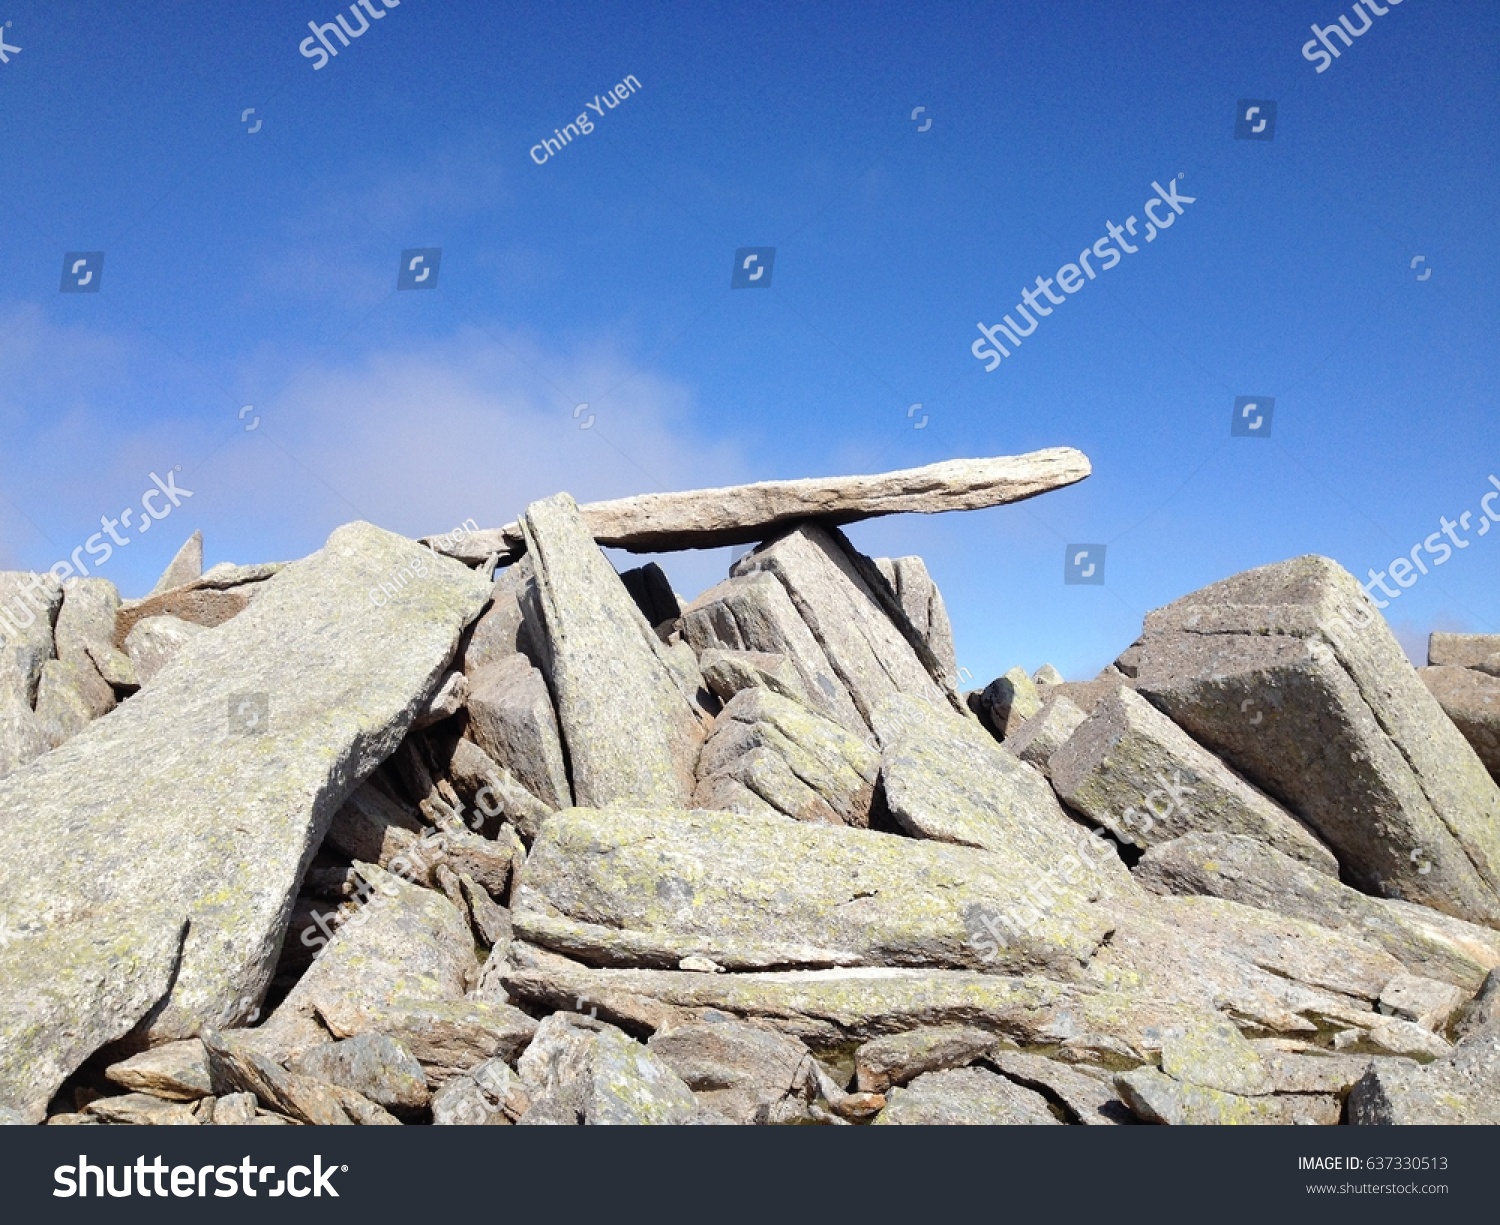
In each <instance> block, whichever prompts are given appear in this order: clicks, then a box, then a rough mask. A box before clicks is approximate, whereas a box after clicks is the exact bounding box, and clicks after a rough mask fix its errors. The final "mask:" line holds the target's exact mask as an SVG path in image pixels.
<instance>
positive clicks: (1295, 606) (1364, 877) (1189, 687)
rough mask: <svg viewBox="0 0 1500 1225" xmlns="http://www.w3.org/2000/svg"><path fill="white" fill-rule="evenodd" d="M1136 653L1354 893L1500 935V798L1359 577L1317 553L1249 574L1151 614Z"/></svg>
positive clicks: (1167, 707) (1140, 671)
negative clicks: (1308, 834) (1416, 905)
mask: <svg viewBox="0 0 1500 1225" xmlns="http://www.w3.org/2000/svg"><path fill="white" fill-rule="evenodd" d="M1132 651H1133V652H1134V656H1133V662H1132V666H1133V667H1134V668H1135V669H1136V673H1137V675H1136V686H1137V688H1138V689H1139V691H1140V692H1141V693H1142V694H1143V695H1144V696H1145V697H1147V698H1149V699H1150V700H1151V702H1152V703H1153V704H1154V705H1155V706H1157V707H1159V708H1160V709H1161V710H1163V711H1164V712H1165V713H1166V714H1167V715H1169V716H1170V717H1171V718H1172V719H1173V720H1174V721H1176V722H1177V723H1178V724H1180V725H1181V726H1182V727H1183V728H1184V729H1186V730H1187V731H1188V732H1189V733H1190V734H1191V735H1192V736H1193V738H1194V739H1195V740H1197V741H1198V742H1199V743H1201V744H1204V745H1206V746H1208V747H1209V748H1210V749H1212V750H1213V751H1215V752H1216V753H1219V754H1220V755H1221V756H1222V757H1223V758H1224V759H1225V760H1226V761H1227V762H1228V763H1229V764H1230V765H1231V766H1233V767H1234V768H1235V769H1236V770H1238V771H1239V772H1240V773H1241V774H1243V775H1245V776H1246V777H1247V778H1248V779H1249V780H1250V781H1251V782H1253V783H1255V784H1256V785H1257V786H1259V787H1261V788H1262V789H1263V790H1265V791H1267V792H1269V793H1270V794H1272V795H1274V796H1276V797H1277V798H1279V799H1280V800H1281V801H1283V802H1284V803H1285V804H1286V805H1287V806H1288V807H1289V808H1290V809H1291V810H1292V811H1293V812H1294V813H1296V814H1297V816H1299V817H1300V818H1301V819H1302V820H1303V821H1305V822H1306V823H1307V824H1308V825H1309V826H1310V827H1311V828H1312V829H1313V830H1315V831H1316V832H1317V833H1318V834H1319V835H1320V836H1321V837H1322V839H1323V840H1324V841H1325V842H1326V843H1327V844H1328V845H1329V846H1330V847H1332V848H1333V850H1334V852H1335V854H1337V855H1338V857H1339V863H1340V864H1341V865H1342V867H1343V869H1344V872H1345V875H1346V879H1347V880H1348V881H1349V882H1350V883H1351V884H1354V885H1356V886H1358V887H1359V888H1361V889H1364V890H1366V891H1368V892H1371V893H1375V894H1377V895H1380V896H1385V897H1399V898H1402V899H1404V900H1406V901H1412V902H1421V903H1423V904H1424V905H1427V906H1431V907H1432V908H1433V909H1436V910H1441V911H1443V912H1444V913H1446V914H1451V915H1453V916H1455V917H1456V918H1461V919H1468V920H1470V921H1473V922H1479V923H1485V924H1487V925H1489V926H1500V787H1497V786H1496V784H1495V780H1494V779H1492V778H1491V777H1490V776H1489V774H1488V772H1486V770H1485V768H1484V765H1483V763H1482V762H1481V761H1480V760H1479V758H1478V756H1477V755H1476V754H1475V752H1474V750H1473V748H1472V747H1471V746H1470V745H1469V743H1468V741H1466V740H1465V739H1464V738H1463V735H1462V734H1461V733H1460V732H1459V731H1458V729H1457V728H1456V727H1454V725H1453V723H1452V721H1451V720H1450V719H1449V718H1448V717H1447V716H1446V715H1445V714H1443V711H1442V708H1441V707H1440V706H1439V705H1438V703H1437V699H1435V698H1434V697H1433V696H1432V695H1431V694H1430V693H1428V692H1427V689H1426V688H1425V687H1424V686H1423V684H1422V682H1421V680H1420V679H1419V678H1418V677H1417V674H1416V670H1415V669H1414V668H1412V667H1411V665H1410V664H1409V663H1408V662H1407V661H1406V658H1405V655H1404V654H1403V653H1402V650H1401V648H1400V646H1399V645H1398V644H1397V642H1396V639H1395V637H1394V636H1393V635H1392V634H1391V632H1390V630H1389V629H1388V628H1387V627H1386V624H1385V622H1384V621H1382V620H1381V618H1380V615H1379V613H1378V612H1377V611H1376V610H1375V608H1374V606H1373V604H1372V603H1371V601H1370V599H1369V597H1368V596H1367V595H1366V594H1365V592H1364V591H1363V590H1362V589H1361V587H1360V585H1359V583H1358V581H1357V580H1356V579H1355V578H1354V577H1353V576H1352V575H1350V574H1349V573H1348V572H1347V571H1345V570H1343V569H1342V568H1341V567H1339V566H1338V565H1337V564H1336V563H1334V562H1332V561H1329V560H1328V559H1327V558H1321V557H1302V558H1297V559H1296V560H1293V561H1287V562H1281V563H1278V564H1276V565H1272V566H1263V567H1261V568H1259V569H1257V570H1250V571H1247V572H1245V573H1244V574H1239V575H1236V576H1235V577H1233V578H1230V579H1226V580H1224V581H1223V582H1220V583H1215V584H1213V585H1212V586H1209V587H1205V588H1204V589H1203V590H1201V591H1197V592H1194V593H1193V594H1192V595H1188V596H1184V597H1183V598H1182V599H1180V600H1178V601H1176V602H1175V603H1173V604H1170V605H1168V606H1167V607H1165V608H1162V609H1158V610H1157V611H1155V612H1153V613H1151V614H1150V616H1148V617H1147V619H1146V629H1145V633H1144V635H1143V637H1142V639H1141V641H1140V643H1139V644H1138V645H1137V646H1136V647H1134V648H1132ZM1256 715H1259V716H1260V718H1259V720H1258V721H1257V720H1256V718H1255V716H1256Z"/></svg>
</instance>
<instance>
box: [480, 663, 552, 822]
mask: <svg viewBox="0 0 1500 1225" xmlns="http://www.w3.org/2000/svg"><path fill="white" fill-rule="evenodd" d="M468 710H469V732H468V734H469V737H470V738H471V739H472V740H473V741H474V743H475V744H477V745H478V746H479V747H480V748H482V749H483V750H484V751H485V752H486V753H488V754H489V755H490V757H491V758H493V759H494V761H495V763H496V764H497V765H500V766H504V767H505V768H507V769H508V770H510V772H511V773H512V774H514V775H515V777H516V779H517V780H518V781H519V782H520V783H521V784H522V785H523V786H524V787H525V788H526V789H527V790H528V791H530V792H531V793H532V794H533V795H534V796H536V797H537V799H539V800H541V801H542V803H543V804H545V805H547V807H548V808H567V807H568V806H569V805H570V804H571V803H572V802H573V799H572V793H571V791H570V790H569V787H568V769H567V765H566V763H565V762H564V760H563V749H562V736H561V733H560V732H559V731H558V727H557V715H556V714H555V713H554V711H553V709H552V697H551V695H550V694H549V693H548V692H547V682H546V679H545V678H544V677H543V676H542V673H541V671H540V670H539V669H538V668H535V667H533V666H532V663H531V661H530V660H529V659H527V658H526V656H525V655H522V654H521V653H520V652H516V653H515V654H513V655H507V656H503V657H501V658H500V659H497V660H495V661H494V662H493V663H488V664H485V665H484V666H483V667H481V668H477V669H475V670H474V671H473V672H472V673H470V676H469V698H468Z"/></svg>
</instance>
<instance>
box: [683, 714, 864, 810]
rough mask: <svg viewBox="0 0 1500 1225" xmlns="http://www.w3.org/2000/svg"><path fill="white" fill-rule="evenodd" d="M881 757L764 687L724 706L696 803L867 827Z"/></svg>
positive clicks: (702, 762)
mask: <svg viewBox="0 0 1500 1225" xmlns="http://www.w3.org/2000/svg"><path fill="white" fill-rule="evenodd" d="M879 774H880V757H879V755H878V754H877V753H876V752H875V750H873V749H872V748H870V746H869V745H867V744H866V743H865V742H864V741H863V740H861V739H859V738H858V737H857V736H855V735H854V734H853V733H851V732H848V731H845V730H844V729H843V728H841V727H840V726H839V725H838V724H836V723H834V722H832V721H831V720H829V719H825V718H824V717H823V716H822V715H819V714H816V713H814V712H813V711H811V710H808V709H807V708H806V707H804V706H801V705H799V704H798V703H796V702H793V701H791V700H790V699H788V698H783V697H779V696H777V695H776V694H775V693H772V692H771V691H770V690H769V689H760V688H751V689H746V690H744V691H742V692H741V693H740V694H738V695H737V696H736V697H734V698H733V699H732V700H731V701H730V702H729V704H728V705H727V706H725V707H724V709H723V711H722V712H721V713H720V715H719V717H718V719H717V720H716V721H715V723H714V730H713V732H712V733H711V734H710V736H709V738H708V742H707V743H706V744H705V745H704V746H703V756H702V757H701V758H700V759H699V762H698V788H697V791H696V792H695V795H694V803H695V805H696V806H697V807H699V808H718V809H723V810H725V811H729V812H754V813H780V814H782V815H783V816H788V817H791V818H792V819H793V820H796V821H821V822H823V823H825V824H829V825H856V826H868V825H869V824H870V802H871V800H872V798H873V797H874V794H875V782H876V779H877V778H878V777H879Z"/></svg>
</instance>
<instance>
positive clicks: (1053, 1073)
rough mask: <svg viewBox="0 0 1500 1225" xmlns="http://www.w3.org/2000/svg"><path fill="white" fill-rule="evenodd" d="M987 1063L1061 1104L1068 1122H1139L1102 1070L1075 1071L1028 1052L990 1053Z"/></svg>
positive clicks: (1092, 1124)
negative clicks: (1068, 1115) (1067, 1115)
mask: <svg viewBox="0 0 1500 1225" xmlns="http://www.w3.org/2000/svg"><path fill="white" fill-rule="evenodd" d="M984 1062H985V1063H986V1064H988V1065H990V1066H992V1067H994V1068H995V1069H996V1070H997V1071H999V1072H1003V1073H1004V1074H1005V1075H1006V1076H1008V1077H1009V1078H1010V1079H1011V1080H1013V1081H1015V1082H1016V1083H1017V1084H1020V1085H1024V1086H1026V1087H1027V1088H1028V1089H1035V1090H1037V1091H1038V1092H1039V1093H1045V1094H1046V1095H1047V1096H1048V1097H1051V1098H1055V1099H1057V1100H1058V1101H1060V1102H1061V1103H1062V1104H1063V1107H1064V1109H1066V1110H1067V1112H1068V1113H1069V1114H1070V1115H1071V1116H1072V1118H1071V1119H1069V1120H1068V1121H1069V1122H1078V1123H1082V1124H1085V1125H1087V1126H1090V1127H1113V1126H1118V1125H1121V1124H1128V1123H1134V1122H1135V1121H1136V1119H1135V1116H1134V1115H1133V1114H1132V1113H1131V1111H1130V1108H1129V1107H1128V1106H1126V1105H1125V1103H1124V1102H1123V1101H1122V1100H1121V1098H1120V1094H1119V1092H1118V1091H1117V1090H1116V1089H1115V1087H1114V1078H1113V1077H1112V1076H1111V1075H1110V1074H1109V1073H1108V1072H1105V1071H1103V1070H1102V1069H1099V1068H1090V1067H1087V1066H1084V1067H1073V1066H1069V1065H1068V1064H1065V1063H1059V1062H1058V1061H1057V1060H1055V1059H1048V1058H1046V1057H1044V1056H1042V1055H1034V1054H1029V1053H1027V1052H1025V1051H1007V1050H995V1051H991V1052H990V1053H989V1054H988V1055H986V1056H985V1058H984Z"/></svg>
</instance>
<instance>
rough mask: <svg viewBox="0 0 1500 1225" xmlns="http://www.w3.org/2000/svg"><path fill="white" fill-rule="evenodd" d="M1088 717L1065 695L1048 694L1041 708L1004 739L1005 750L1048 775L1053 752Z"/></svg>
mask: <svg viewBox="0 0 1500 1225" xmlns="http://www.w3.org/2000/svg"><path fill="white" fill-rule="evenodd" d="M1087 718H1088V716H1087V715H1086V714H1084V713H1083V711H1081V710H1079V709H1078V707H1077V706H1075V705H1074V704H1073V703H1072V702H1071V701H1070V700H1069V699H1068V698H1067V697H1066V696H1064V695H1063V694H1060V693H1059V694H1057V695H1056V696H1055V697H1052V696H1049V697H1048V698H1046V699H1045V700H1044V701H1043V703H1042V708H1041V710H1039V711H1038V712H1037V713H1036V714H1034V715H1032V716H1031V718H1029V719H1027V720H1026V722H1024V723H1023V724H1021V726H1020V727H1019V728H1017V729H1016V730H1015V731H1014V732H1012V733H1011V734H1010V735H1009V736H1007V737H1006V738H1005V749H1006V752H1008V753H1011V754H1013V755H1014V756H1015V757H1017V758H1019V759H1020V760H1021V761H1024V762H1025V763H1026V764H1027V765H1030V766H1035V767H1036V768H1037V769H1038V770H1040V771H1041V772H1042V773H1043V774H1045V775H1047V776H1048V777H1049V778H1050V777H1051V775H1052V754H1054V753H1056V752H1057V750H1058V749H1060V748H1062V746H1063V745H1064V744H1066V743H1067V742H1068V737H1069V736H1071V735H1072V734H1073V733H1074V732H1076V731H1077V730H1078V728H1079V726H1080V725H1081V724H1082V723H1083V722H1084V720H1085V719H1087Z"/></svg>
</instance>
